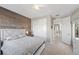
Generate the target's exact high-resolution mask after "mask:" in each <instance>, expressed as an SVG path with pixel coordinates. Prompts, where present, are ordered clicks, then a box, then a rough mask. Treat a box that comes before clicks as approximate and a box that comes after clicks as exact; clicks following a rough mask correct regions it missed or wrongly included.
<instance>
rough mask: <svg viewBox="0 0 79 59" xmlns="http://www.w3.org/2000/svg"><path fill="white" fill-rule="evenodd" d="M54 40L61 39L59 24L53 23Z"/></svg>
mask: <svg viewBox="0 0 79 59" xmlns="http://www.w3.org/2000/svg"><path fill="white" fill-rule="evenodd" d="M54 40H55V42H58V41H60V40H61V30H60V24H54Z"/></svg>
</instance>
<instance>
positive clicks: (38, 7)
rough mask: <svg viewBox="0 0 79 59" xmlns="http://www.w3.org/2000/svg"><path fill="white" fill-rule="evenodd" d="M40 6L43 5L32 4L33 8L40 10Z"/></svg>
mask: <svg viewBox="0 0 79 59" xmlns="http://www.w3.org/2000/svg"><path fill="white" fill-rule="evenodd" d="M41 7H44V5H41V4H35V5H33V8H34V9H35V10H40V8H41Z"/></svg>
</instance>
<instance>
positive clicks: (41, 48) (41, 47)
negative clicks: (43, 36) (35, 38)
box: [33, 41, 45, 55]
mask: <svg viewBox="0 0 79 59" xmlns="http://www.w3.org/2000/svg"><path fill="white" fill-rule="evenodd" d="M44 48H45V41H44V42H43V43H42V44H41V45H40V46H39V47H38V49H37V50H36V51H35V52H34V53H33V55H41V53H42V51H43V50H44Z"/></svg>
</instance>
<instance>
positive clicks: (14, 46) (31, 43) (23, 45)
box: [1, 36, 44, 55]
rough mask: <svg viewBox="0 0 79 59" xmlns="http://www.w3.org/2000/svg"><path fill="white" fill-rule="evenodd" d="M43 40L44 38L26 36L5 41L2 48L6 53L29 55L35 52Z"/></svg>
mask: <svg viewBox="0 0 79 59" xmlns="http://www.w3.org/2000/svg"><path fill="white" fill-rule="evenodd" d="M12 39H13V38H12ZM43 42H44V40H43V39H40V38H37V37H28V36H26V37H22V38H19V39H16V40H9V41H7V40H6V41H4V44H3V47H2V48H1V49H2V51H3V54H4V55H28V54H33V53H34V52H35V51H36V50H37V49H38V47H39V46H40V45H41V44H42V43H43Z"/></svg>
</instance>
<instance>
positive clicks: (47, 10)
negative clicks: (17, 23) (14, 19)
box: [0, 4, 79, 18]
mask: <svg viewBox="0 0 79 59" xmlns="http://www.w3.org/2000/svg"><path fill="white" fill-rule="evenodd" d="M0 6H2V7H4V8H7V9H9V10H11V11H14V12H16V13H19V14H21V15H24V16H26V17H30V18H37V17H43V16H48V15H52V17H65V16H69V15H71V13H72V12H73V11H74V10H76V9H77V8H79V5H78V4H44V7H40V10H35V9H34V8H33V4H1V5H0ZM56 15H59V16H56Z"/></svg>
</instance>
